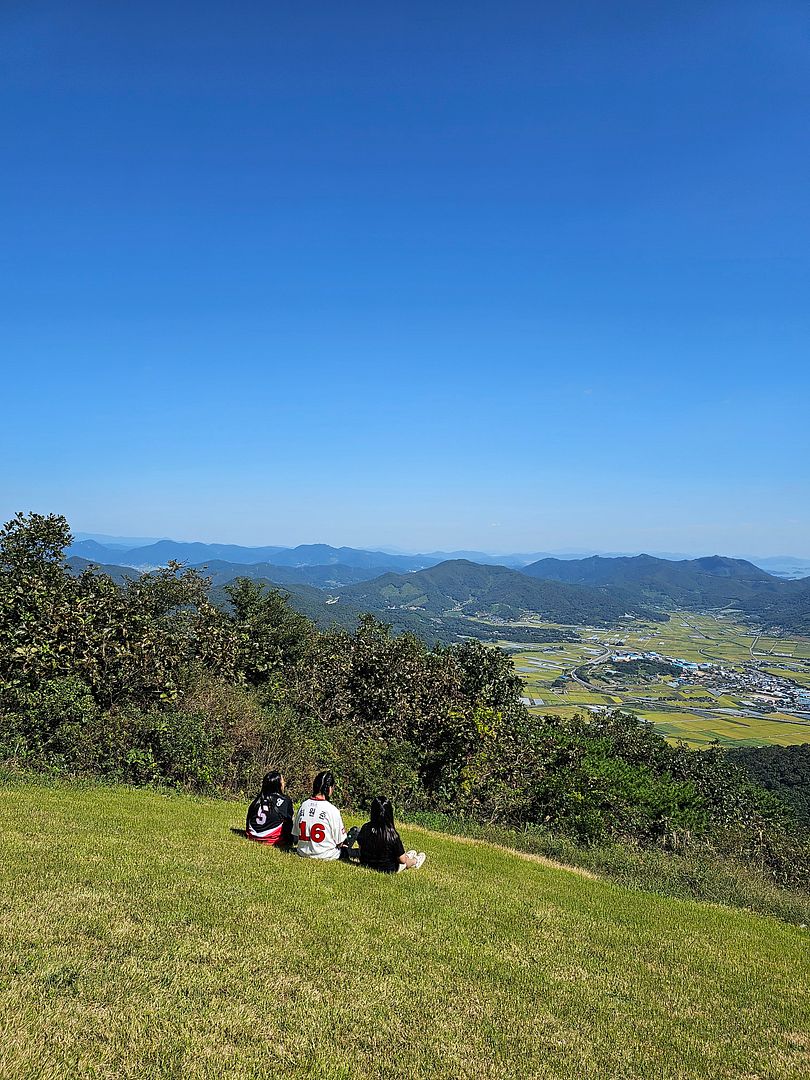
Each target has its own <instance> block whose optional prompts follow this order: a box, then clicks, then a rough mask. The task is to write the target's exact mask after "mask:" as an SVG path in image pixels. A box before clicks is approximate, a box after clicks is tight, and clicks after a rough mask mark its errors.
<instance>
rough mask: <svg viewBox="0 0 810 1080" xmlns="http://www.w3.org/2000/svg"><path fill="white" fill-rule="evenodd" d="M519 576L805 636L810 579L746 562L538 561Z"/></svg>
mask: <svg viewBox="0 0 810 1080" xmlns="http://www.w3.org/2000/svg"><path fill="white" fill-rule="evenodd" d="M522 573H524V574H526V575H528V576H530V577H534V578H538V579H540V580H543V581H558V582H567V583H568V584H578V585H591V586H593V585H599V586H603V587H606V588H608V589H609V590H611V591H612V590H614V589H621V590H624V591H625V594H627V593H629V594H630V595H632V596H634V597H635V601H636V603H639V604H643V603H648V604H656V605H659V606H662V607H667V606H672V605H675V606H678V607H685V608H692V609H698V610H703V609H708V608H725V607H728V608H731V609H734V610H737V611H741V612H743V613H744V614H745V615H747V616H748V617H749V618H752V619H757V620H760V621H761V622H762V624H763V625H765V626H768V627H779V626H781V627H784V628H785V629H790V630H793V631H796V632H799V633H808V632H810V578H800V579H796V580H786V579H782V578H776V577H774V576H773V575H771V574H769V573H767V571H765V570H762V569H761V568H760V567H758V566H754V564H753V563H750V562H747V561H746V560H745V559H728V558H724V557H722V556H719V555H714V556H709V557H706V558H701V559H684V560H681V561H675V562H672V561H669V560H667V559H658V558H655V557H654V556H652V555H637V556H634V557H625V558H623V557H617V558H605V557H604V556H599V555H595V556H592V557H591V558H588V559H572V560H562V559H541V560H539V561H538V562H535V563H532V564H531V565H529V566H527V567H524V569H523V571H522Z"/></svg>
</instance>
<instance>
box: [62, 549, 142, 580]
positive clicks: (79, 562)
mask: <svg viewBox="0 0 810 1080" xmlns="http://www.w3.org/2000/svg"><path fill="white" fill-rule="evenodd" d="M66 562H67V565H68V566H69V567H70V570H71V572H72V573H74V574H81V573H83V572H84V571H85V570H87V568H88V567H92V568H93V571H94V572H95V573H98V574H106V575H107V577H111V578H112V579H113V581H114V582H115V583H116V584H117V585H124V584H125V583H126V582H127V581H132V580H133V579H134V578H137V577H140V572H139V571H138V570H135V569H134V568H133V567H131V566H111V565H109V564H107V563H98V562H96V561H95V560H94V559H80V558H79V556H78V555H71V556H70V558H69V559H67V560H66Z"/></svg>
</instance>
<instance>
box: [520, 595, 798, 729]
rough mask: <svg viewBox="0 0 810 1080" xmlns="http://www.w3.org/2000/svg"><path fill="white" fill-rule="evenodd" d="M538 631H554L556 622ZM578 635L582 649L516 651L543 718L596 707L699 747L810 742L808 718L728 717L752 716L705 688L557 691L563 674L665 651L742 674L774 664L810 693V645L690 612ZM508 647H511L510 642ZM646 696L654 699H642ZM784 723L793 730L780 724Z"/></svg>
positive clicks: (552, 646)
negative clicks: (610, 656)
mask: <svg viewBox="0 0 810 1080" xmlns="http://www.w3.org/2000/svg"><path fill="white" fill-rule="evenodd" d="M537 625H538V626H542V627H552V624H548V623H547V624H543V623H539V624H537ZM554 628H555V629H559V627H556V626H555V627H554ZM568 629H571V628H568ZM574 629H577V630H578V632H579V633H581V635H582V641H581V642H562V643H558V642H553V643H549V644H543V645H532V646H525V645H522V646H519V647H518V648H517V649H516V650H515V649H514V648H513V656H514V660H515V666H516V669H517V671H518V673H519V674H520V676H521V677H522V679H523V680H524V683H525V685H526V695H527V697H530V698H531V699H532V700H539V701H541V702H542V705H535V706H533V708H534V709H535V711H539V712H554V713H559V714H560V715H561V716H571V715H572V714H573V713H574V712H576V711H577V709H578V708H579V711H582V710H583V709H586V708H589V707H593V706H594V705H615V706H618V707H624V708H627V709H629V710H631V711H633V712H635V713H637V714H638V715H639V716H643V717H645V719H648V720H650V721H651V722H652V723H654V724H655V726H656V728H657V729H658V730H659V731H660V732H661V733H662V734H663V735H666V736H667V737H668V738H670V739H673V740H678V741H683V742H686V743H688V744H689V745H691V746H695V747H702V746H707V745H709V744H710V743H711V742H713V741H715V740H717V741H719V742H720V743H722V744H725V745H729V746H750V745H757V746H761V745H763V744H766V743H778V744H781V745H785V746H788V745H792V744H795V743H806V742H810V722H808V721H807V720H806V719H805V718H802V717H800V716H798V715H797V716H791V715H787V716H786V715H784V714H778V713H774V714H770V715H769V714H768V713H764V712H763V713H762V714H761V715H760V716H749V717H742V716H741V717H732V718H729V717H728V716H724V714H723V712H722V711H721V710H723V709H726V710H740V711H748V710H747V707H746V706H745V704H744V699H742V698H736V697H734V696H731V695H728V694H724V695H723V696H721V697H715V696H712V695H710V694H708V693H707V689H706V687H705V686H703V685H700V684H697V685H694V686H688V685H687V686H680V687H677V688H674V687H672V686H670V685H669V682H668V680H667V679H666V678H664V679H655V678H653V679H650V680H649V681H648V682H645V683H643V684H637V685H635V686H632V687H630V686H628V687H626V688H625V690H624V691H623V692H617V691H616V690H615V688H612V687H610V688H608V687H606V688H605V693H596V692H594V691H593V690H589V689H588V688H587V687H585V686H582V685H581V684H578V683H574V682H569V683H568V684H567V685H566V686H565V688H560V687H556V686H552V684H553V683H554V682H555V680H557V679H558V678H559V676H560V675H562V674H565V673H566V672H570V671H572V670H573V669H574V668H576V667H578V666H579V665H581V664H584V663H587V662H588V661H589V660H593V659H594V658H595V657H598V656H599V655H600V653H604V652H605V651H606V650H609V649H611V648H613V647H618V648H625V649H638V650H639V651H648V650H649V651H654V652H659V653H661V654H663V655H665V656H677V657H679V658H680V659H683V660H690V661H693V662H695V663H702V662H704V661H709V662H712V663H716V664H722V665H723V666H725V667H728V668H733V669H736V670H740V669H741V668H742V666H743V665H744V664H746V663H750V662H751V661H752V660H756V661H758V662H760V663H763V664H766V665H767V670H768V671H770V672H772V673H773V674H775V675H779V676H782V677H784V678H787V679H791V680H793V681H794V682H796V683H798V684H799V685H800V686H805V687H810V641H807V640H805V639H801V638H795V637H794V638H772V637H766V636H763V635H758V634H755V633H752V632H751V630H750V629H749V628H746V627H744V626H740V625H738V624H736V623H734V622H733V621H732V620H730V619H728V618H721V617H719V616H714V615H696V614H692V613H689V614H685V613H683V612H676V613H674V614H673V615H672V617H671V618H670V620H669V622H666V623H645V622H642V621H639V620H632V621H630V620H628V622H627V624H626V625H625V626H622V627H620V628H612V629H605V628H596V627H592V628H585V629H583V628H581V627H579V628H574ZM501 644H502V645H503V646H505V647H507V648H509V647H510V643H509V642H508V641H506V640H504V641H502V642H501ZM640 697H643V698H645V699H646V700H644V701H643V702H641V701H639V700H637V699H638V698H640ZM679 706H680V708H679ZM694 707H697V708H700V709H704V710H706V709H711V710H712V712H713V714H714V715H712V716H701V715H698V714H696V713H694V712H689V711H688V710H689V709H690V708H694ZM784 720H792V721H793V723H784V722H780V721H784Z"/></svg>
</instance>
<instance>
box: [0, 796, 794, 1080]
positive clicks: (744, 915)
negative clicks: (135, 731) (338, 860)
mask: <svg viewBox="0 0 810 1080" xmlns="http://www.w3.org/2000/svg"><path fill="white" fill-rule="evenodd" d="M242 809H243V808H242V807H241V806H240V805H238V804H234V803H227V802H217V801H214V800H203V799H192V798H188V797H183V796H173V797H166V796H164V795H161V794H158V793H155V792H154V791H148V790H143V789H141V790H132V789H122V788H103V787H99V788H92V787H88V788H80V789H79V788H70V787H62V786H35V785H21V786H19V787H15V788H6V789H0V835H2V837H3V858H2V860H0V970H1V971H2V972H3V978H2V979H0V1031H1V1032H2V1038H0V1076H1V1077H3V1078H8V1080H24V1078H31V1080H33V1078H34V1077H36V1078H38V1080H39V1078H44V1080H56V1078H62V1077H71V1078H72V1077H97V1078H107V1077H109V1078H112V1077H115V1078H130V1080H142V1078H144V1077H149V1078H152V1077H155V1078H163V1080H221V1078H224V1077H227V1078H229V1080H255V1078H257V1077H262V1078H265V1077H266V1078H268V1080H271V1078H274V1077H284V1078H285V1080H366V1078H367V1080H372V1078H373V1080H377V1078H379V1080H383V1078H385V1080H389V1078H394V1080H396V1078H402V1080H406V1078H407V1080H420V1078H425V1080H427V1078H430V1080H504V1078H506V1077H516V1076H521V1077H537V1078H551V1080H553V1078H560V1080H567V1078H570V1077H577V1078H578V1080H604V1078H605V1077H616V1078H619V1077H623V1078H625V1080H635V1078H638V1080H647V1078H649V1077H656V1078H657V1080H705V1078H706V1077H712V1078H714V1080H750V1078H753V1077H762V1078H770V1080H782V1078H784V1080H788V1078H791V1077H798V1076H802V1075H807V1070H808V1069H810V1054H808V1042H807V1034H806V1033H807V1030H808V1025H809V1024H810V1016H809V1015H808V1003H807V982H806V974H807V962H806V953H805V951H804V950H805V948H806V939H807V934H806V931H804V930H802V929H801V928H799V927H794V926H788V925H786V924H784V923H780V922H778V921H777V920H776V919H773V918H770V917H766V916H758V915H753V914H750V913H748V912H745V911H740V910H733V909H729V908H723V907H720V906H719V905H712V904H704V903H695V902H692V901H683V900H675V899H668V898H664V897H660V896H655V895H651V894H647V893H642V892H636V891H631V890H628V889H625V888H623V887H621V886H619V885H614V884H610V883H608V882H606V881H603V880H601V879H597V878H594V877H592V876H591V875H589V874H584V873H581V872H574V871H571V870H567V869H565V868H561V867H559V866H556V865H554V864H550V863H548V862H545V861H543V860H538V859H533V858H531V857H526V856H520V855H519V854H517V853H514V852H510V851H506V850H503V849H499V848H496V847H492V846H490V845H487V844H482V843H476V842H463V841H460V840H454V839H451V838H449V837H446V836H441V835H439V834H435V833H429V832H426V831H424V830H417V829H415V828H411V827H405V828H404V829H403V839H404V841H405V844H406V845H407V846H410V845H414V846H418V847H420V848H424V850H425V851H427V853H428V861H427V863H426V864H425V866H424V868H423V869H422V870H420V871H418V872H408V873H406V874H402V875H398V876H396V877H394V878H390V877H386V876H384V875H378V874H374V873H373V872H371V871H364V870H361V869H360V868H359V867H355V866H346V865H342V864H335V863H329V864H319V865H313V864H312V863H311V862H305V861H304V860H302V859H299V858H297V857H296V856H295V855H285V854H283V853H281V852H277V851H274V850H272V849H267V848H264V847H261V846H259V845H255V844H250V843H249V842H248V841H246V840H245V839H244V838H243V837H241V836H240V835H237V834H235V833H234V832H233V830H234V828H237V829H238V827H239V826H240V824H241V822H242Z"/></svg>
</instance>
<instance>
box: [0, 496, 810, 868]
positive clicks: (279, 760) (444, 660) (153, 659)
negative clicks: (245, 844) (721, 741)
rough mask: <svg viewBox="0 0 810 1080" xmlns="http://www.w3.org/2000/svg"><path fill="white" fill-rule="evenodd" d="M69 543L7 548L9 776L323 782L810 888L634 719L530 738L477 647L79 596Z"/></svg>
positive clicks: (710, 778) (713, 780) (745, 791)
mask: <svg viewBox="0 0 810 1080" xmlns="http://www.w3.org/2000/svg"><path fill="white" fill-rule="evenodd" d="M69 541H70V533H69V530H68V528H67V523H66V522H64V519H61V518H58V517H55V516H53V515H51V516H48V517H43V516H41V515H35V514H32V515H29V516H28V517H25V516H23V515H18V516H17V517H16V518H15V519H14V520H13V521H11V522H9V523H8V524H7V525H6V526H5V528H4V529H3V530H2V532H0V756H2V758H3V759H5V760H6V761H12V762H17V763H21V764H23V765H28V766H31V765H33V766H37V767H40V768H46V769H50V770H60V771H63V772H68V773H70V774H72V775H77V774H81V773H88V774H90V773H94V774H101V775H105V776H108V777H111V778H114V779H119V780H123V781H126V782H131V783H162V784H171V785H175V786H179V787H186V788H193V789H205V788H217V789H219V790H223V791H227V792H232V793H238V792H242V793H244V792H246V791H249V790H251V789H253V788H255V786H256V784H257V783H258V781H259V778H260V776H261V774H262V773H263V772H264V771H265V769H266V768H267V767H268V766H272V767H275V768H280V769H281V770H282V771H283V772H284V773H285V774H286V775H287V778H288V782H289V785H290V788H291V790H292V792H293V794H295V795H298V796H300V795H301V794H304V793H305V792H307V791H308V788H309V782H310V778H311V776H312V774H313V773H314V772H316V771H318V770H319V769H320V768H323V767H327V766H328V767H331V768H332V769H333V770H334V771H335V773H336V774H337V776H338V778H339V784H340V799H341V801H342V803H343V805H345V806H347V807H349V808H354V809H356V810H358V811H359V810H363V809H365V807H366V806H367V805H368V802H369V801H370V799H371V798H372V797H373V796H374V795H377V794H387V795H389V796H391V797H392V798H393V799H394V800H395V802H396V803H397V805H398V807H399V808H400V809H410V810H421V811H435V812H445V813H451V814H452V815H453V817H454V819H455V820H470V821H475V822H478V823H489V824H490V825H491V826H492V827H497V828H514V829H521V828H522V829H526V828H530V829H531V828H533V829H542V830H546V831H547V832H549V833H553V835H554V836H556V837H558V838H567V839H569V840H570V841H571V842H575V843H576V844H578V845H581V846H587V845H595V846H602V847H604V846H605V845H606V844H610V843H611V842H614V841H622V842H627V843H632V844H642V845H646V846H647V847H648V848H650V849H652V848H653V847H655V848H657V849H659V850H660V849H670V850H672V851H676V852H678V853H680V854H682V855H687V854H689V853H690V852H694V851H697V850H700V851H701V852H703V853H704V855H706V853H713V855H714V856H715V857H717V858H723V859H726V858H729V857H731V858H735V859H745V860H747V861H748V862H749V863H750V864H751V865H755V866H757V867H758V868H759V870H760V871H761V872H762V873H769V874H770V875H771V876H772V878H773V879H774V880H776V881H779V882H781V883H791V884H802V883H803V882H806V875H807V868H808V866H809V865H810V854H809V853H808V843H807V832H806V830H803V829H802V828H800V827H799V824H798V822H797V821H796V819H795V818H791V816H790V813H789V811H788V810H787V809H786V808H785V806H784V804H783V803H781V802H780V801H779V800H778V799H776V798H775V797H774V796H773V795H769V794H768V793H767V792H765V791H764V789H762V788H761V787H759V786H758V785H756V784H754V783H752V782H751V780H750V778H749V777H748V776H747V775H746V774H745V773H744V772H743V771H742V770H741V769H739V768H738V767H737V766H735V765H733V764H732V763H731V762H730V760H729V757H728V755H727V754H723V753H722V752H721V751H718V750H709V751H701V752H699V753H698V752H693V751H689V750H687V749H685V748H683V747H674V746H671V745H670V744H668V743H667V742H666V741H665V740H664V739H663V738H661V737H659V736H658V735H656V734H655V732H654V730H653V729H652V727H651V725H649V724H646V723H643V722H639V721H638V720H637V718H636V717H635V716H632V715H628V714H625V713H622V712H613V713H610V714H603V715H600V716H599V717H587V718H585V717H574V718H573V719H568V720H562V719H560V718H559V717H557V716H544V717H537V716H533V715H531V714H530V713H529V712H528V711H527V710H526V709H525V708H524V707H523V705H522V704H521V701H520V697H521V694H522V684H521V681H520V679H519V677H518V676H517V674H516V672H515V670H514V667H513V664H512V661H511V660H510V658H509V657H508V656H507V655H506V654H505V653H504V652H502V651H501V650H499V649H496V648H493V647H491V646H487V645H484V644H482V643H481V642H480V641H474V640H470V641H465V642H463V643H462V644H454V645H436V646H435V647H433V648H429V647H428V646H427V645H426V644H425V643H424V642H423V641H422V640H421V639H419V638H418V637H416V636H414V635H412V634H408V633H405V634H401V635H394V634H392V633H391V631H390V629H389V628H388V627H386V626H384V625H382V624H381V623H379V622H378V621H376V620H375V619H373V618H372V617H371V616H365V617H363V618H362V619H361V620H360V623H359V626H358V627H357V629H356V631H354V632H352V633H349V632H347V631H345V630H337V629H336V630H330V631H328V632H325V633H319V632H318V631H317V630H316V629H315V627H314V626H313V625H312V623H310V622H309V621H308V620H307V619H305V618H303V617H302V616H300V615H297V614H296V613H295V612H293V611H291V610H290V608H289V607H288V605H287V603H286V602H285V598H284V596H283V595H282V594H280V593H279V592H277V591H275V590H272V589H267V588H266V587H264V586H262V585H260V584H257V583H255V582H249V581H246V580H242V581H237V582H236V583H234V585H233V586H231V587H229V588H228V589H227V595H228V604H227V605H226V607H225V608H218V607H216V606H214V605H213V604H212V603H211V601H210V599H209V593H208V582H207V581H206V579H204V578H203V577H201V576H200V575H199V574H198V573H197V572H196V571H193V570H187V569H183V568H182V567H181V566H178V565H170V566H168V567H166V568H165V569H163V570H159V571H156V572H155V573H153V574H148V575H144V576H142V577H140V578H139V579H137V581H133V582H129V583H125V584H124V585H123V586H119V585H116V584H115V583H114V582H113V581H112V580H111V579H110V578H108V577H106V576H105V575H104V574H101V573H94V572H90V571H87V572H85V573H83V574H81V575H79V576H78V577H74V576H73V575H71V574H70V573H69V572H68V570H67V568H66V566H65V563H64V558H63V552H64V548H65V546H66V545H67V544H68V543H69ZM707 857H708V856H707Z"/></svg>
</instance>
